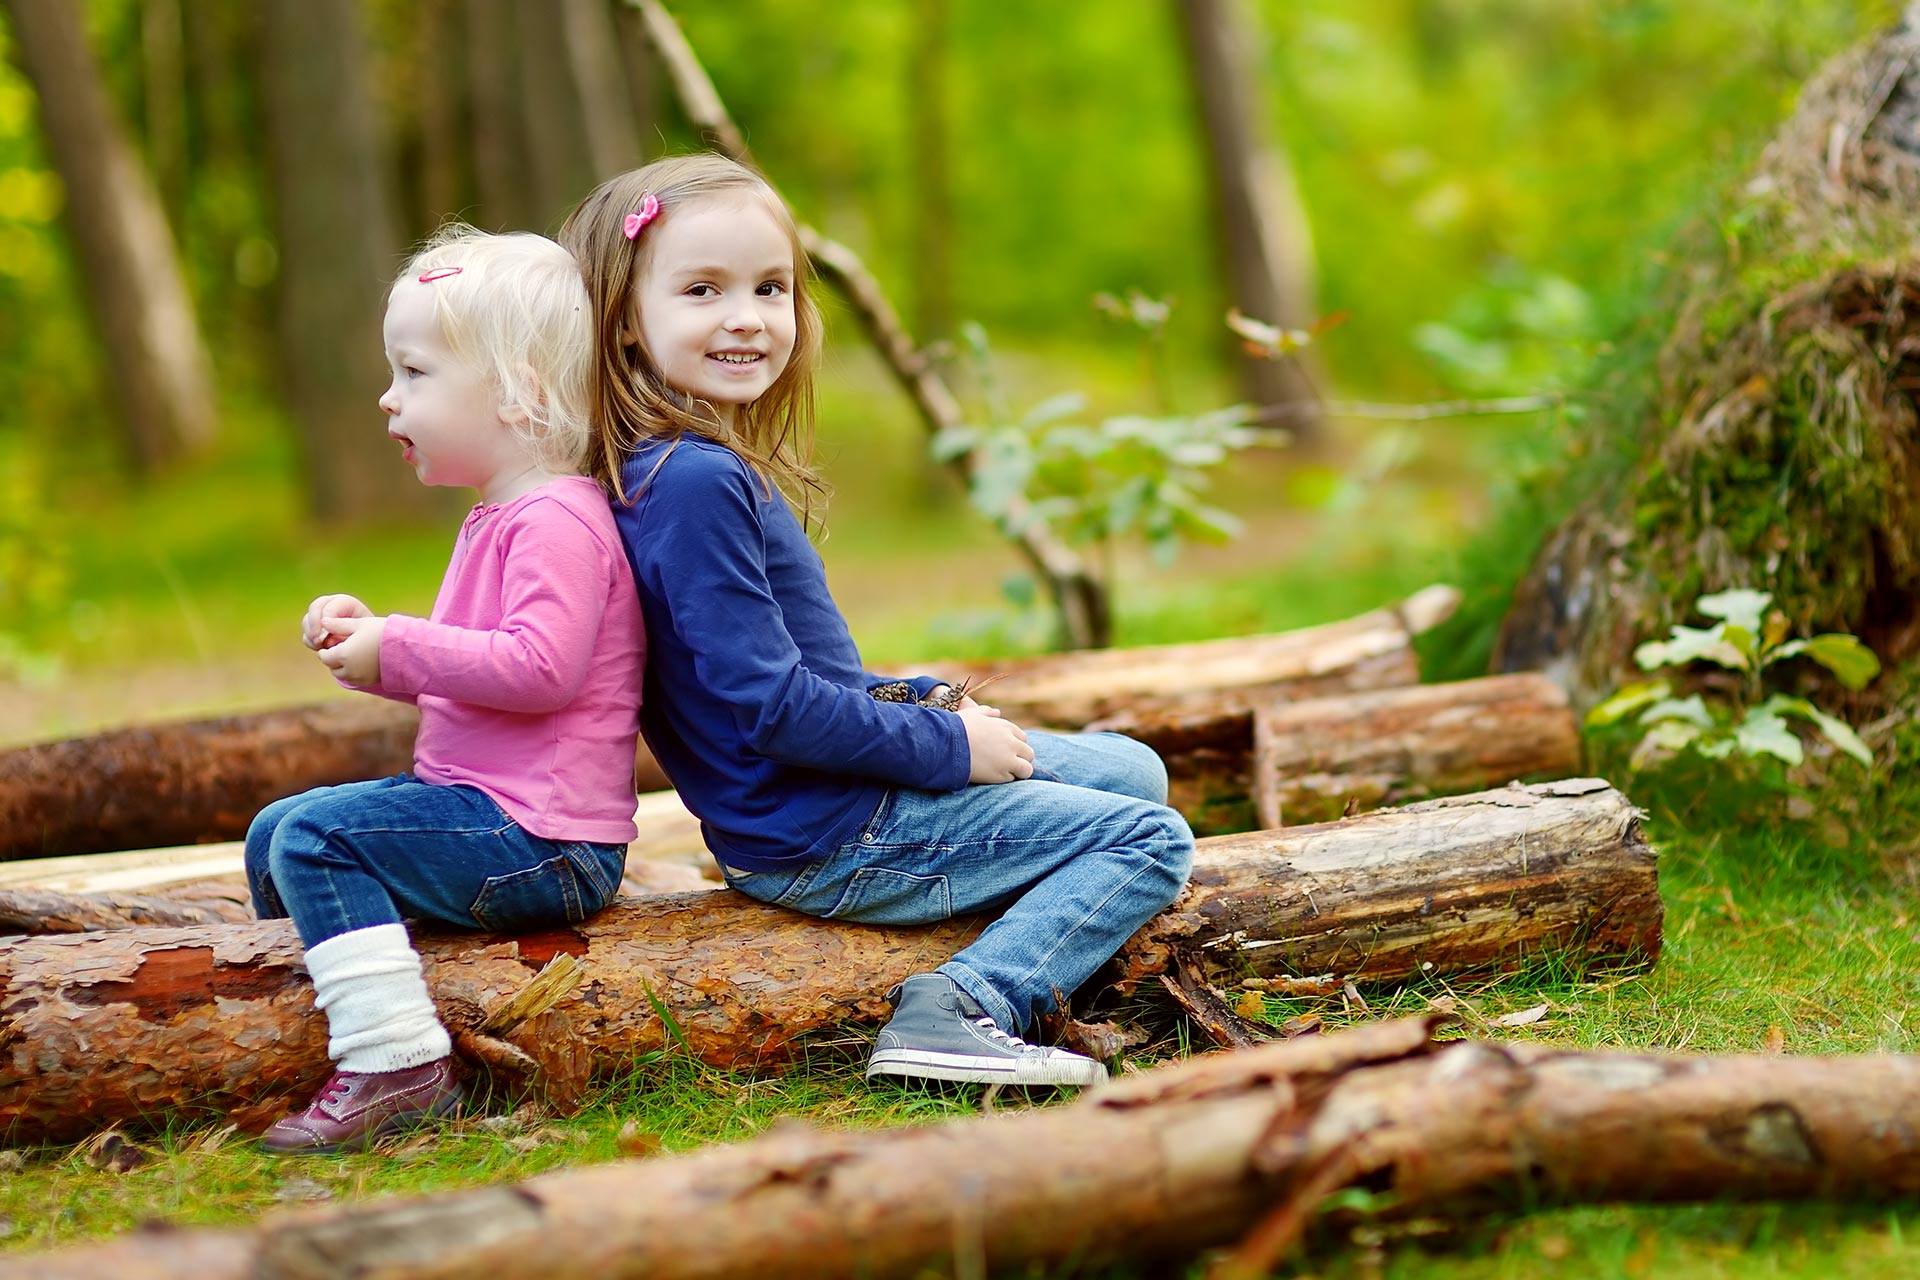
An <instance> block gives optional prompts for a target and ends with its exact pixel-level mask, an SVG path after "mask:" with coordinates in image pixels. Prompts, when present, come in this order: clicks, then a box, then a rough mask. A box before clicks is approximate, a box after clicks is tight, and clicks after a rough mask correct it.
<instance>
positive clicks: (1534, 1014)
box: [1493, 1004, 1547, 1027]
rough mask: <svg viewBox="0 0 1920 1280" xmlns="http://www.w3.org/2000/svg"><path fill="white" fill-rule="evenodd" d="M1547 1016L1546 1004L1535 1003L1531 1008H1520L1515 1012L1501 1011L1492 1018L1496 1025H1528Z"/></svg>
mask: <svg viewBox="0 0 1920 1280" xmlns="http://www.w3.org/2000/svg"><path fill="white" fill-rule="evenodd" d="M1546 1016H1547V1006H1546V1005H1544V1004H1537V1005H1535V1006H1533V1008H1531V1009H1522V1010H1520V1011H1519V1012H1517V1013H1503V1014H1501V1015H1500V1016H1499V1017H1497V1018H1495V1019H1494V1020H1493V1025H1494V1026H1496V1027H1530V1026H1532V1025H1533V1024H1534V1023H1536V1022H1538V1021H1540V1019H1542V1018H1544V1017H1546Z"/></svg>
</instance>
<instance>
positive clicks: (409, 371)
mask: <svg viewBox="0 0 1920 1280" xmlns="http://www.w3.org/2000/svg"><path fill="white" fill-rule="evenodd" d="M400 372H402V373H404V374H406V375H407V376H408V377H409V378H418V377H419V376H421V375H420V370H418V369H416V368H414V367H413V366H412V365H408V366H406V367H405V368H404V369H402V370H400Z"/></svg>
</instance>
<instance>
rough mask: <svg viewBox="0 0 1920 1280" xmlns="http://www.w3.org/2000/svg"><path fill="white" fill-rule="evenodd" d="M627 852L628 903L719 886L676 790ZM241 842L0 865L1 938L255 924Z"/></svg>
mask: <svg viewBox="0 0 1920 1280" xmlns="http://www.w3.org/2000/svg"><path fill="white" fill-rule="evenodd" d="M634 821H635V824H636V825H637V826H638V827H639V828H640V834H639V835H637V836H635V837H634V839H633V841H632V842H631V843H630V844H628V846H627V869H626V874H625V876H624V877H623V878H622V879H621V882H620V892H621V893H623V894H625V895H627V896H628V897H647V896H651V895H653V894H660V893H690V892H693V891H695V890H698V889H709V888H717V887H718V886H719V883H720V869H719V868H718V867H717V866H716V865H715V864H714V861H713V858H712V856H711V855H710V854H708V852H707V849H706V845H705V843H704V841H703V840H702V839H701V836H700V820H699V819H698V818H695V817H694V816H693V815H692V814H691V813H689V812H687V807H686V805H684V804H682V803H681V802H680V797H679V796H678V795H677V794H675V793H674V792H672V791H659V792H654V793H652V794H649V795H644V796H641V797H639V800H638V803H637V804H636V806H635V812H634ZM249 902H250V895H249V892H248V889H247V881H246V847H245V845H244V844H243V843H242V842H241V841H238V840H229V841H224V842H222V843H220V844H196V845H187V846H185V847H184V848H175V849H146V850H135V851H132V852H128V853H90V854H80V855H74V856H69V857H65V858H33V859H26V860H22V861H18V862H7V863H0V935H4V934H40V933H87V932H94V931H97V930H101V929H124V928H130V927H133V926H136V925H188V924H213V923H216V922H218V921H222V920H226V921H238V920H251V919H252V918H253V912H252V909H251V907H250V906H249Z"/></svg>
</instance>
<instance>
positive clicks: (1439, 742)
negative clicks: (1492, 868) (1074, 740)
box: [989, 674, 1580, 834]
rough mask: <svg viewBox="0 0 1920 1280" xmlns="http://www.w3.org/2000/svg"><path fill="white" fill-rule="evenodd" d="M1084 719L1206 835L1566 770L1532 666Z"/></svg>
mask: <svg viewBox="0 0 1920 1280" xmlns="http://www.w3.org/2000/svg"><path fill="white" fill-rule="evenodd" d="M989 696H990V695H989ZM1249 703H1251V705H1249ZM1088 728H1093V729H1111V730H1113V731H1115V732H1117V733H1124V734H1126V735H1127V736H1128V737H1131V738H1137V739H1139V740H1140V741H1142V742H1144V743H1146V744H1147V745H1148V746H1150V747H1152V748H1153V749H1154V750H1155V751H1158V752H1159V753H1160V756H1161V758H1162V759H1163V760H1165V761H1166V762H1167V776H1168V780H1169V784H1170V792H1171V794H1170V795H1169V798H1168V802H1169V803H1170V804H1172V805H1173V807H1174V808H1176V809H1178V810H1180V812H1182V813H1183V814H1185V815H1186V816H1187V820H1188V821H1189V822H1191V823H1192V824H1193V826H1194V830H1195V831H1198V832H1202V833H1209V834H1210V833H1215V832H1220V831H1246V830H1250V829H1254V828H1272V827H1277V826H1280V825H1281V823H1282V821H1283V820H1284V821H1291V822H1295V823H1299V822H1325V821H1329V820H1331V819H1333V818H1338V817H1340V816H1341V815H1342V814H1343V813H1346V812H1348V811H1349V807H1350V806H1351V807H1354V808H1359V809H1374V808H1379V807H1380V806H1382V805H1387V804H1398V803H1402V802H1405V801H1408V800H1415V799H1422V798H1425V797H1427V796H1434V795H1448V794H1454V793H1459V792H1465V791H1478V790H1481V789H1483V788H1486V787H1491V786H1499V785H1501V784H1503V783H1506V782H1510V781H1513V780H1514V779H1516V778H1519V779H1527V778H1555V777H1565V776H1567V775H1569V774H1572V773H1575V772H1577V771H1578V770H1579V767H1580V739H1579V731H1578V728H1577V726H1576V725H1575V724H1574V718H1573V712H1572V711H1571V710H1570V709H1569V708H1568V706H1567V699H1566V695H1565V694H1564V693H1562V692H1561V691H1560V688H1559V686H1558V685H1556V684H1554V683H1553V682H1552V681H1551V680H1548V679H1546V678H1545V677H1543V676H1539V675H1532V674H1528V675H1515V676H1494V677H1491V678H1488V679H1483V680H1461V681H1458V682H1455V683H1450V684H1436V685H1419V684H1413V685H1408V686H1406V687H1404V688H1392V689H1378V690H1372V691H1365V692H1350V693H1344V694H1340V695H1337V696H1330V697H1324V698H1307V699H1296V698H1292V697H1289V696H1288V695H1286V694H1275V695H1272V696H1268V697H1263V698H1257V699H1248V698H1247V697H1245V696H1244V695H1243V694H1242V693H1241V692H1240V691H1238V690H1229V691H1227V692H1226V694H1225V695H1224V696H1222V697H1221V698H1220V699H1219V700H1218V701H1216V702H1213V703H1211V704H1208V705H1205V706H1199V707H1192V708H1188V709H1185V710H1179V711H1173V712H1167V711H1146V712H1122V713H1119V714H1117V715H1112V716H1107V717H1105V718H1103V719H1100V720H1096V721H1094V722H1093V723H1092V724H1090V725H1089V726H1088ZM1283 815H1284V817H1283Z"/></svg>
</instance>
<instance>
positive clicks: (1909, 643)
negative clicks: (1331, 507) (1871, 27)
mask: <svg viewBox="0 0 1920 1280" xmlns="http://www.w3.org/2000/svg"><path fill="white" fill-rule="evenodd" d="M1721 208H1722V209H1723V210H1724V211H1725V212H1724V213H1723V214H1722V215H1721V216H1720V217H1718V218H1717V219H1715V220H1714V223H1713V225H1712V227H1711V229H1710V234H1700V233H1695V234H1694V235H1693V236H1691V237H1690V238H1689V241H1688V242H1687V243H1685V244H1683V245H1682V246H1679V247H1678V248H1677V249H1676V251H1675V254H1674V261H1675V262H1676V263H1678V264H1681V265H1679V266H1677V267H1676V268H1675V269H1674V271H1673V272H1672V274H1671V278H1670V281H1669V288H1670V289H1671V296H1670V297H1669V298H1668V299H1666V300H1665V301H1664V302H1663V304H1662V309H1661V312H1660V314H1662V315H1664V316H1667V317H1670V319H1669V320H1668V321H1667V323H1668V326H1669V327H1668V331H1667V333H1666V335H1665V337H1664V340H1663V341H1662V343H1661V345H1660V347H1659V350H1658V355H1657V357H1656V358H1655V359H1654V360H1653V361H1652V362H1650V363H1649V362H1647V361H1646V360H1645V359H1644V357H1643V358H1642V359H1641V360H1640V362H1639V364H1637V365H1634V366H1630V367H1623V368H1622V369H1616V370H1613V371H1611V375H1609V374H1608V373H1607V372H1605V371H1603V375H1602V379H1603V381H1605V380H1607V378H1608V377H1609V376H1611V378H1612V381H1613V382H1615V383H1617V382H1618V381H1619V380H1620V375H1622V374H1625V375H1627V376H1630V377H1634V378H1637V379H1638V381H1639V383H1640V386H1639V387H1638V394H1636V395H1633V396H1631V397H1628V398H1627V400H1626V401H1625V402H1626V403H1630V404H1632V405H1633V406H1634V408H1633V409H1632V410H1631V411H1630V412H1628V413H1627V414H1625V415H1624V416H1623V415H1618V414H1615V415H1612V416H1610V415H1609V414H1608V413H1607V412H1606V411H1604V409H1603V410H1602V411H1601V412H1598V413H1596V414H1595V415H1594V417H1593V418H1592V420H1591V421H1590V424H1589V429H1588V430H1589V438H1587V439H1586V440H1584V441H1582V442H1581V443H1580V446H1579V447H1578V448H1576V450H1575V451H1574V458H1575V459H1576V461H1575V462H1574V463H1571V464H1570V466H1569V471H1568V474H1567V475H1566V476H1565V477H1564V484H1565V486H1566V488H1565V492H1566V493H1567V494H1570V495H1573V494H1577V495H1580V496H1579V498H1578V499H1577V505H1576V506H1575V507H1574V511H1573V514H1572V515H1571V516H1570V517H1569V518H1568V519H1566V520H1565V521H1564V522H1562V523H1561V524H1560V525H1559V527H1558V528H1556V529H1555V530H1554V531H1553V532H1552V533H1551V534H1550V535H1549V536H1548V538H1547V539H1546V541H1545V544H1544V545H1543V546H1542V548H1541V550H1540V553H1539V555H1538V556H1537V557H1536V559H1535V562H1534V564H1533V566H1532V569H1531V570H1530V571H1529V573H1528V575H1527V576H1526V578H1525V580H1523V581H1522V583H1521V584H1520V587H1519V589H1518V591H1517V592H1516V594H1515V598H1514V604H1513V607H1512V609H1511V611H1510V612H1509V614H1508V616H1507V618H1506V621H1505V623H1504V625H1503V627H1502V631H1501V636H1500V641H1499V645H1498V649H1497V653H1496V656H1495V665H1496V667H1498V668H1500V669H1505V670H1518V669H1523V668H1534V667H1539V668H1545V669H1547V670H1550V671H1552V672H1554V673H1555V674H1556V675H1558V676H1559V677H1560V678H1561V679H1562V682H1563V683H1564V684H1566V685H1567V687H1568V688H1569V689H1570V690H1571V691H1572V692H1573V694H1574V696H1575V699H1576V701H1578V702H1580V703H1582V704H1585V703H1587V702H1590V701H1592V700H1594V699H1595V698H1597V697H1598V696H1600V695H1601V694H1604V693H1605V692H1606V691H1607V690H1608V689H1610V688H1612V687H1614V686H1615V685H1616V684H1617V683H1619V681H1620V680H1621V678H1622V677H1623V676H1624V675H1625V673H1626V672H1627V671H1628V670H1629V669H1630V664H1631V653H1632V649H1633V646H1634V645H1635V644H1636V643H1637V642H1639V641H1642V640H1646V639H1648V638H1651V637H1653V636H1655V635H1660V634H1664V633H1665V631H1666V628H1667V626H1668V625H1669V624H1670V623H1671V622H1674V621H1685V620H1687V615H1688V612H1689V610H1690V607H1691V605H1692V603H1693V601H1694V600H1695V599H1696V598H1697V597H1698V596H1699V595H1701V594H1702V593H1704V592H1710V591H1719V590H1724V589H1727V588H1730V587H1755V588H1759V589H1763V590H1768V591H1771V592H1772V593H1773V596H1774V599H1775V601H1776V602H1777V604H1778V606H1779V607H1780V608H1782V609H1783V610H1784V611H1785V612H1786V613H1787V615H1788V617H1789V619H1790V620H1791V621H1792V623H1793V625H1794V627H1795V629H1796V630H1799V631H1802V632H1807V631H1828V630H1832V631H1849V632H1852V633H1854V634H1856V635H1859V636H1860V637H1861V638H1863V639H1864V640H1866V641H1867V642H1868V643H1869V644H1870V645H1872V646H1873V647H1874V648H1875V650H1876V651H1878V652H1879V653H1880V654H1881V656H1882V657H1883V658H1884V659H1886V660H1887V661H1888V662H1889V664H1895V663H1900V662H1902V661H1904V660H1906V659H1909V658H1912V657H1914V656H1915V655H1916V654H1920V410H1917V409H1916V399H1915V397H1916V396H1917V395H1920V33H1916V32H1914V31H1909V30H1907V29H1905V28H1903V29H1901V30H1898V31H1895V32H1893V33H1891V34H1889V35H1887V36H1884V37H1882V38H1880V39H1879V40H1876V41H1874V42H1872V43H1871V44H1869V45H1867V46H1866V47H1863V48H1860V49H1857V50H1854V51H1852V52H1850V53H1848V54H1846V55H1843V56H1842V57H1841V58H1839V59H1837V60H1835V62H1833V63H1832V64H1830V65H1829V66H1828V67H1827V68H1826V69H1825V70H1824V71H1823V72H1822V73H1821V74H1820V75H1819V76H1818V77H1817V78H1816V79H1815V80H1814V81H1813V82H1812V83H1810V84H1809V85H1808V87H1807V89H1806V90H1805V92H1804V93H1803V95H1802V99H1801V103H1800V106H1799V108H1798V110H1797V111H1796V113H1795V114H1794V116H1793V118H1792V119H1791V120H1790V121H1789V122H1788V123H1787V124H1786V126H1785V127H1784V128H1783V129H1782V130H1781V132H1780V134H1779V136H1778V137H1777V138H1776V139H1775V141H1774V142H1773V144H1772V145H1771V146H1770V147H1769V148H1768V149H1767V151H1766V153H1765V155H1764V156H1763V158H1762V160H1761V162H1760V164H1759V165H1758V167H1757V169H1756V172H1755V174H1754V176H1753V177H1752V178H1751V179H1750V180H1749V181H1748V182H1747V183H1746V184H1745V185H1744V186H1743V187H1742V189H1741V190H1739V191H1738V192H1735V193H1732V194H1731V195H1729V196H1728V197H1727V198H1726V199H1725V200H1724V201H1723V202H1722V204H1721Z"/></svg>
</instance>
